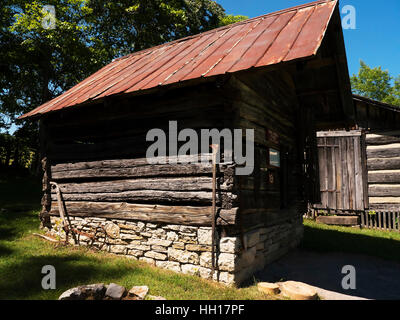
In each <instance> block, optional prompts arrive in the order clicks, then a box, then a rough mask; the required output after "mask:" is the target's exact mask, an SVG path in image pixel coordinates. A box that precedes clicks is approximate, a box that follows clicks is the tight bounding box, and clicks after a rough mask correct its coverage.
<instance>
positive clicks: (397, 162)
mask: <svg viewBox="0 0 400 320" xmlns="http://www.w3.org/2000/svg"><path fill="white" fill-rule="evenodd" d="M366 141H367V157H368V185H369V188H368V189H369V204H370V209H371V210H396V211H398V210H400V131H391V132H382V133H370V134H367V138H366Z"/></svg>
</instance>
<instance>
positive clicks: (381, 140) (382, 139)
mask: <svg viewBox="0 0 400 320" xmlns="http://www.w3.org/2000/svg"><path fill="white" fill-rule="evenodd" d="M366 141H367V144H368V145H382V144H393V143H400V131H391V132H385V133H381V134H367V135H366Z"/></svg>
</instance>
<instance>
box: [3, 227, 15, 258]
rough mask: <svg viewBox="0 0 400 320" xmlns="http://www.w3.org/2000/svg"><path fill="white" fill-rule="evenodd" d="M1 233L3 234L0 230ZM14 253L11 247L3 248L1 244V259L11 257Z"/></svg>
mask: <svg viewBox="0 0 400 320" xmlns="http://www.w3.org/2000/svg"><path fill="white" fill-rule="evenodd" d="M0 233H1V230H0ZM13 252H14V251H13V250H11V249H10V248H9V247H7V246H3V245H2V244H0V258H1V257H5V256H9V255H10V254H11V253H13Z"/></svg>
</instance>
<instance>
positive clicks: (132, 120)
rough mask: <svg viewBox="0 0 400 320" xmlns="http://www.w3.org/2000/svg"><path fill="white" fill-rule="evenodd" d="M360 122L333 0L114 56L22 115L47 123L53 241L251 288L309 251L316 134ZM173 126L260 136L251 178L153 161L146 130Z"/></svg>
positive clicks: (222, 169)
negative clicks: (294, 254) (304, 241)
mask: <svg viewBox="0 0 400 320" xmlns="http://www.w3.org/2000/svg"><path fill="white" fill-rule="evenodd" d="M353 113H354V109H353V102H352V96H351V90H350V81H349V77H348V68H347V60H346V52H345V46H344V40H343V33H342V27H341V19H340V12H339V8H338V1H331V0H324V1H316V2H313V3H309V4H305V5H301V6H297V7H294V8H289V9H285V10H281V11H278V12H274V13H270V14H266V15H263V16H260V17H257V18H252V19H248V20H245V21H241V22H238V23H235V24H232V25H228V26H224V27H221V28H218V29H214V30H211V31H208V32H204V33H201V34H198V35H194V36H190V37H187V38H184V39H179V40H176V41H173V42H170V43H165V44H163V45H160V46H157V47H153V48H149V49H146V50H143V51H140V52H135V53H133V54H130V55H127V56H125V57H121V58H118V59H115V60H114V61H112V62H111V63H110V64H109V65H106V66H105V67H103V68H102V69H100V70H99V71H98V72H96V73H94V74H93V75H91V76H90V77H89V78H87V79H85V80H83V81H82V82H80V83H78V84H77V85H76V86H74V87H72V88H71V89H69V90H68V91H66V92H64V93H63V94H61V95H60V96H58V97H56V98H54V99H53V100H51V101H49V102H46V103H45V104H43V105H42V106H39V107H38V108H36V109H34V110H32V111H31V112H29V113H27V114H25V115H23V116H21V118H24V119H30V120H39V122H40V137H41V159H42V164H43V170H44V175H43V193H44V195H43V198H42V205H43V209H42V211H41V214H40V219H41V222H42V225H43V227H44V228H47V230H48V231H49V232H52V233H55V234H59V235H61V236H66V237H68V235H69V236H70V238H69V241H74V242H75V243H77V242H78V243H79V244H81V245H91V246H95V247H97V248H100V249H103V250H107V251H108V252H111V253H115V254H122V255H126V256H128V257H132V258H134V259H138V260H142V261H145V262H148V263H151V264H154V265H156V266H158V267H161V268H167V269H170V270H174V271H177V272H183V273H189V274H196V275H199V276H201V277H204V278H210V279H215V280H217V281H220V282H222V283H227V284H240V283H242V282H243V281H245V280H246V279H248V278H249V277H251V275H252V274H254V273H255V272H256V271H258V270H260V269H262V268H263V267H264V266H265V265H266V264H268V263H270V262H272V261H274V260H276V259H278V258H279V257H281V256H282V255H284V254H285V253H287V252H288V251H289V250H290V249H292V248H295V247H296V246H297V245H298V244H299V242H300V241H301V238H302V232H303V226H302V215H303V214H304V212H305V210H306V209H307V204H308V203H309V202H316V198H315V197H317V199H318V198H319V196H320V193H319V186H318V182H319V178H318V157H317V156H316V155H317V153H316V150H317V142H316V132H317V131H318V130H325V129H329V128H332V127H335V126H337V124H338V123H341V124H342V123H345V124H346V125H347V124H348V123H350V121H351V119H352V117H353ZM171 121H176V123H177V126H178V129H179V130H182V129H185V128H190V129H192V130H195V131H196V132H200V131H201V130H203V129H217V130H223V129H230V130H233V129H243V130H244V129H252V130H254V139H252V142H253V145H254V165H253V168H252V170H251V171H252V173H251V174H250V175H247V176H244V175H240V176H239V175H237V174H236V169H237V167H238V164H237V163H236V161H235V160H233V161H224V159H222V161H221V162H219V163H218V164H217V165H216V166H215V174H213V172H214V170H213V168H214V166H213V163H211V162H207V163H204V162H201V163H196V162H194V163H179V161H176V157H174V156H173V154H172V155H171V153H169V156H168V161H167V163H149V161H148V159H147V158H146V150H147V149H148V147H149V144H150V143H149V142H148V141H146V135H147V133H148V132H149V131H150V130H152V129H154V128H159V129H162V130H164V131H165V132H167V131H168V128H169V125H170V122H171ZM245 139H246V137H245V136H243V140H245ZM247 141H248V140H247ZM220 148H221V154H222V152H223V151H224V144H221V145H220ZM208 151H210V152H209V153H204V154H199V155H196V157H198V158H204V157H210V153H211V150H208ZM234 151H235V150H234ZM192 156H193V155H191V156H188V157H192ZM236 156H237V155H236V154H235V155H234V157H233V159H236ZM213 191H215V192H213ZM64 224H65V225H66V226H64ZM60 226H61V227H60ZM62 226H64V228H62ZM65 230H67V233H66V234H65Z"/></svg>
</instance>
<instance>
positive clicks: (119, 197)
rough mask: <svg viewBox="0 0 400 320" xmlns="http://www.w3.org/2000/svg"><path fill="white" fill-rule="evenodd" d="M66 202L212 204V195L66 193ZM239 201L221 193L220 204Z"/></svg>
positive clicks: (173, 192) (64, 196)
mask: <svg viewBox="0 0 400 320" xmlns="http://www.w3.org/2000/svg"><path fill="white" fill-rule="evenodd" d="M51 198H52V200H53V201H54V200H56V194H52V196H51ZM63 199H64V200H65V201H99V202H104V201H132V202H133V201H135V202H137V201H145V202H152V203H154V202H156V203H157V202H168V203H170V202H185V203H188V202H193V203H202V204H208V203H211V199H212V193H211V192H207V191H197V192H195V191H187V192H182V191H163V190H162V191H161V190H135V191H123V192H108V193H66V194H63ZM236 200H237V195H235V194H233V193H229V192H219V193H218V197H217V203H218V204H223V205H224V204H228V203H231V202H234V201H236Z"/></svg>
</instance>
